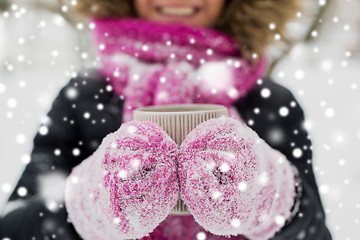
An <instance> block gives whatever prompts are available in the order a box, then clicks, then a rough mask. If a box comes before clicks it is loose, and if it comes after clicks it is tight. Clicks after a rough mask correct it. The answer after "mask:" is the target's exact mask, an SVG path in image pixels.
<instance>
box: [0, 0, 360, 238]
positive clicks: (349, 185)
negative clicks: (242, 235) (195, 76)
mask: <svg viewBox="0 0 360 240" xmlns="http://www.w3.org/2000/svg"><path fill="white" fill-rule="evenodd" d="M315 2H316V4H318V5H319V6H326V5H327V4H329V2H330V1H326V0H318V1H315ZM331 2H334V3H332V4H334V5H333V7H332V8H331V11H330V12H328V13H327V14H326V16H325V17H324V19H322V20H323V21H322V22H323V23H322V24H320V25H323V27H320V28H319V29H313V30H312V31H311V32H310V36H311V38H312V40H311V42H309V43H308V44H306V45H304V44H299V46H296V47H295V49H293V51H291V53H290V55H289V56H288V57H286V58H285V59H284V61H282V62H280V64H278V65H277V66H276V68H275V70H274V74H273V78H274V80H276V81H278V82H279V83H281V84H283V85H284V86H286V87H289V88H290V89H291V90H292V93H293V94H294V96H295V97H296V99H297V100H298V101H299V104H300V105H301V106H302V107H303V109H304V114H305V120H306V122H305V123H304V126H305V128H306V129H307V130H308V131H309V132H310V136H311V140H312V141H313V143H314V149H313V153H314V156H313V164H316V166H315V165H314V170H315V175H316V179H317V182H318V186H319V192H320V194H321V197H322V200H323V204H324V209H325V210H326V213H327V224H328V226H329V227H330V229H331V231H332V233H333V235H334V239H345V240H356V239H357V237H358V234H357V233H358V228H359V224H360V219H359V211H360V203H359V199H358V196H359V195H358V189H359V186H360V181H359V178H358V177H357V176H359V175H360V172H359V169H360V165H359V161H357V156H359V155H360V150H359V148H358V146H359V143H360V127H359V124H358V123H359V122H360V99H359V96H360V94H359V82H358V78H357V75H358V73H359V70H358V69H359V66H360V58H359V56H360V55H359V52H358V51H356V49H355V48H356V46H354V44H353V43H355V42H356V41H355V40H356V39H355V38H356V37H358V36H357V31H358V28H359V27H358V24H357V23H356V21H355V20H354V19H352V18H351V16H352V15H356V14H357V12H356V11H357V9H359V6H358V5H355V4H356V3H355V2H356V1H340V0H338V1H331ZM76 4H77V1H75V0H72V1H69V4H68V5H64V6H61V7H60V11H62V12H64V13H66V12H70V11H71V8H72V7H73V6H76ZM34 11H35V10H34V9H32V8H25V7H24V6H22V4H20V3H19V4H13V5H12V6H11V7H10V9H9V10H8V11H6V12H1V14H0V63H1V66H2V69H0V104H1V106H0V109H1V111H0V115H1V116H0V122H1V123H2V124H3V127H2V136H1V139H0V140H1V142H2V143H5V144H6V147H3V148H2V151H1V154H2V155H1V159H3V160H2V161H3V162H2V165H1V168H0V169H1V170H2V171H1V174H0V176H1V178H0V186H1V193H2V195H1V200H2V202H1V204H2V203H4V201H5V200H6V198H7V197H8V196H9V194H11V192H13V191H14V190H15V193H16V194H18V195H19V196H20V197H24V196H26V195H27V191H28V190H27V189H26V188H25V187H21V186H20V187H19V188H17V189H14V188H15V186H14V183H15V182H16V179H17V177H18V176H14V173H15V172H20V169H22V168H23V167H24V165H27V164H29V163H30V161H31V157H30V155H29V154H30V151H31V147H32V140H33V137H34V134H35V133H36V131H37V130H38V132H39V134H40V135H41V136H47V135H48V134H50V133H51V132H50V131H51V126H50V125H48V124H45V123H44V124H43V125H42V126H40V124H39V122H40V119H41V117H42V116H43V115H44V114H46V112H48V110H49V108H50V106H51V101H52V99H54V98H55V97H56V95H57V93H58V91H59V90H60V89H61V86H63V85H64V84H65V83H66V82H67V81H68V80H69V78H70V77H75V76H76V75H77V71H78V69H80V66H85V65H86V64H87V63H92V61H93V56H92V55H91V52H90V51H89V49H86V48H84V46H83V45H82V44H79V42H77V40H76V39H75V37H71V36H76V34H73V31H78V32H85V30H87V29H95V28H96V26H95V24H92V23H89V24H84V23H75V28H74V29H70V26H69V24H67V22H66V19H64V18H63V17H61V16H60V15H58V14H52V13H42V14H39V15H37V14H35V15H34V14H33V13H34ZM30 16H32V17H30ZM296 16H297V18H298V19H300V20H301V19H305V18H306V17H307V13H305V12H298V13H297V14H296ZM17 22H26V26H27V27H26V29H23V27H22V26H21V27H20V28H19V27H16V23H17ZM3 23H4V26H5V25H6V27H8V26H10V28H6V29H4V28H2V26H3V25H2V24H3ZM7 24H8V25H7ZM14 26H15V27H14ZM13 27H14V29H12V28H13ZM268 28H269V29H270V30H271V31H272V33H273V38H274V39H275V40H277V41H278V40H281V39H282V37H283V36H281V35H280V34H278V33H277V31H278V28H279V26H277V25H276V24H275V23H272V22H269V23H268ZM9 29H11V31H10V30H9ZM12 30H14V32H16V34H19V35H15V34H14V33H12ZM3 33H5V34H3ZM69 33H72V34H69ZM5 35H8V36H9V38H8V39H4V38H3V36H5ZM65 35H66V36H69V37H68V38H64V37H63V36H65ZM60 40H61V41H60ZM189 41H190V43H191V44H195V42H194V41H193V39H190V40H189ZM165 45H166V46H167V47H171V46H172V43H171V42H170V41H167V42H166V44H165ZM95 48H96V47H95ZM97 48H98V49H99V50H101V51H104V50H107V48H106V46H105V45H104V44H99V45H98V46H97ZM141 49H142V51H151V49H150V48H149V47H148V46H147V45H144V46H142V48H141ZM205 51H206V53H207V54H208V55H212V54H214V51H213V50H212V49H206V50H205ZM39 56H41V58H39ZM257 57H258V56H257V55H256V54H254V55H253V58H257ZM172 58H175V55H174V54H173V55H172ZM40 59H41V60H40ZM187 59H188V60H189V61H191V60H192V59H193V56H191V55H188V56H187ZM78 61H81V63H80V62H78ZM203 63H204V62H203ZM233 64H234V66H235V67H236V66H237V64H239V63H236V62H234V63H233ZM89 65H91V64H89ZM114 76H115V77H120V76H121V72H120V71H115V72H114ZM134 79H136V77H135V78H134ZM264 81H266V80H265V79H264ZM80 85H81V84H80ZM104 91H112V89H109V88H106V89H104ZM63 93H64V96H65V97H66V98H67V99H68V100H69V101H73V102H71V104H73V103H76V102H75V100H76V99H77V97H78V96H79V89H78V87H76V86H72V87H69V88H67V89H65V90H64V92H63ZM228 94H229V96H230V97H231V96H236V94H237V93H236V92H234V91H229V92H228ZM260 94H261V97H262V98H264V99H267V101H270V100H271V99H272V95H271V94H272V93H271V91H270V90H269V89H268V88H263V89H262V90H261V93H260ZM100 97H101V95H100V94H99V95H98V97H97V98H100ZM33 98H34V99H36V100H33ZM39 99H41V101H38V100H39ZM72 106H74V108H75V109H76V108H77V105H72ZM105 106H106V107H105ZM296 107H297V104H296V103H295V102H290V103H288V104H287V105H286V106H285V105H284V106H278V109H277V111H278V112H277V114H278V116H280V117H281V118H282V119H286V117H291V115H292V113H293V109H294V108H296ZM94 109H95V110H96V111H105V110H107V105H105V104H104V103H99V102H96V103H95V105H94ZM86 111H87V110H86ZM251 111H253V113H254V114H256V115H259V116H262V113H264V112H265V110H264V109H263V108H261V109H260V108H258V107H256V106H254V109H251ZM79 114H80V116H82V117H83V118H85V119H89V122H90V121H91V122H93V119H91V117H92V116H91V112H80V113H79ZM61 119H63V120H64V121H63V122H62V123H66V124H67V125H68V124H71V125H74V124H75V119H74V118H73V116H70V115H69V116H62V117H61ZM99 122H101V123H106V119H105V117H102V118H101V120H100V119H99V120H97V123H99ZM248 125H250V126H256V123H255V122H254V120H253V119H250V120H249V121H248ZM39 126H40V127H39ZM135 132H136V129H129V133H135ZM267 134H268V136H269V137H268V139H269V141H270V142H271V143H273V144H280V143H282V142H283V141H284V139H285V136H284V133H283V132H281V130H279V129H278V128H276V127H275V128H273V129H269V130H268V133H267ZM293 134H294V137H296V136H297V135H299V134H302V131H301V129H296V130H295V129H294V132H293ZM289 144H290V143H289ZM311 147H312V146H297V145H296V144H295V145H293V151H292V153H291V154H292V156H293V158H294V159H295V161H299V160H300V159H303V157H304V156H305V155H306V154H305V153H306V151H307V149H309V148H311ZM50 153H51V154H53V156H54V157H59V156H62V155H65V154H67V153H66V151H65V149H62V148H61V147H60V145H59V146H55V147H54V148H53V149H51V151H50ZM70 154H73V155H74V156H80V154H81V151H80V149H79V148H73V149H70ZM305 161H308V162H310V163H312V160H305ZM131 164H132V165H131V166H132V167H133V168H134V169H136V168H137V167H139V164H140V163H139V162H138V161H136V159H135V160H134V161H133V162H132V163H131ZM4 166H6V167H4ZM220 170H221V171H223V172H227V171H229V165H228V164H227V163H223V165H221V167H220ZM124 176H125V177H126V173H124V172H121V171H120V172H119V177H124ZM71 180H72V181H73V182H78V181H79V178H76V177H74V178H72V179H71ZM238 189H239V190H240V191H242V192H246V189H247V183H246V182H240V183H239V184H238ZM220 196H221V192H214V195H213V197H216V198H218V197H220ZM0 206H1V207H2V205H0ZM47 207H48V208H49V209H50V210H55V209H57V207H58V204H57V203H56V202H55V201H49V202H48V203H47ZM39 216H43V213H42V212H40V213H39ZM302 216H303V214H302V213H300V214H299V217H302ZM274 221H275V222H276V223H277V224H279V225H282V224H283V223H284V219H283V217H282V216H277V217H276V218H275V219H274ZM118 223H119V222H118V220H117V218H115V219H114V224H118ZM230 224H231V225H232V226H233V227H239V226H240V224H241V223H240V221H238V219H233V221H231V223H230ZM307 234H308V233H307V232H305V231H302V232H299V234H298V239H303V238H305V237H306V235H307ZM54 237H55V236H54ZM196 238H197V239H198V240H205V239H206V238H207V236H206V234H205V232H199V233H197V235H196ZM5 239H6V238H5Z"/></svg>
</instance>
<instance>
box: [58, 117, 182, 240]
mask: <svg viewBox="0 0 360 240" xmlns="http://www.w3.org/2000/svg"><path fill="white" fill-rule="evenodd" d="M177 157H178V150H177V146H176V144H175V142H174V141H173V140H172V139H171V138H170V137H169V136H168V135H167V134H166V133H165V131H164V130H163V129H161V128H160V127H159V126H158V125H156V124H154V123H149V122H146V123H139V122H131V123H127V124H123V125H122V126H121V127H120V129H119V130H118V131H116V132H114V133H111V134H109V135H108V136H107V137H106V138H105V139H104V140H103V142H102V144H101V146H100V147H99V149H98V150H97V151H96V152H95V153H94V154H93V155H92V156H90V157H89V158H88V159H86V160H85V161H83V162H82V163H81V164H80V165H78V166H77V167H75V168H74V169H73V171H72V173H71V175H70V176H69V177H68V180H67V185H66V196H65V200H66V208H67V211H68V212H69V217H70V220H71V222H72V223H73V225H74V226H75V228H76V230H77V232H78V233H79V234H80V235H81V236H82V237H83V238H84V239H94V240H98V239H129V238H141V237H143V236H145V235H148V234H149V233H150V232H152V231H153V230H154V229H155V228H156V227H157V226H158V225H159V224H160V222H162V221H163V220H164V219H165V218H166V217H167V215H168V214H169V213H170V211H171V210H172V208H173V207H174V206H175V204H176V202H177V200H178V198H179V184H178V180H177V179H178V178H177V170H176V163H177Z"/></svg>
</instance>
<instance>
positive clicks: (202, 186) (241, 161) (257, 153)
mask: <svg viewBox="0 0 360 240" xmlns="http://www.w3.org/2000/svg"><path fill="white" fill-rule="evenodd" d="M179 176H180V184H181V198H182V199H183V200H184V202H185V203H186V205H187V206H188V208H189V210H190V212H191V213H192V215H193V216H194V219H195V221H196V222H198V223H199V224H200V225H201V226H202V227H204V229H205V230H207V231H209V232H211V233H213V234H216V235H228V236H229V235H238V234H242V235H245V236H246V237H248V238H250V239H252V240H257V239H259V240H260V239H262V240H263V239H269V238H271V237H272V236H274V235H275V233H276V231H278V230H279V229H281V228H282V227H283V225H284V223H285V220H286V219H287V218H288V217H289V216H290V210H291V207H292V205H293V203H294V197H295V180H294V175H293V172H292V169H291V167H290V165H289V162H288V161H287V159H286V158H285V157H284V156H283V155H282V154H281V153H279V152H278V151H276V150H274V149H272V148H270V147H269V146H268V145H267V144H266V143H265V142H264V141H263V140H261V139H260V138H259V136H258V135H257V134H256V133H255V132H254V131H253V130H251V129H250V128H248V127H247V126H245V125H243V124H241V123H240V122H238V121H236V120H234V119H232V118H229V117H221V118H216V119H211V120H208V121H207V122H204V123H202V124H200V125H199V126H197V127H196V128H195V129H194V130H192V131H191V132H190V133H189V135H188V136H187V137H186V139H185V140H184V142H183V143H182V145H181V147H180V158H179Z"/></svg>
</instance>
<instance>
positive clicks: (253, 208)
mask: <svg viewBox="0 0 360 240" xmlns="http://www.w3.org/2000/svg"><path fill="white" fill-rule="evenodd" d="M178 177H179V178H180V179H179V178H178ZM179 182H180V186H179ZM179 187H180V188H179ZM180 189H181V191H180ZM180 192H181V198H182V199H183V200H184V202H185V203H186V205H187V206H188V208H189V209H190V212H191V214H192V215H193V216H184V217H181V216H168V214H169V213H170V211H171V209H172V208H173V207H174V205H175V203H176V201H177V200H178V198H179V193H180ZM294 197H295V181H294V175H293V173H292V170H291V167H290V165H289V163H288V162H287V160H286V158H285V157H284V156H283V155H282V154H280V153H279V152H278V151H276V150H273V149H271V148H270V147H269V146H268V145H267V144H266V143H265V142H264V141H263V140H261V139H260V138H259V137H258V135H257V134H256V133H255V132H254V131H252V130H251V129H250V128H248V127H247V126H245V125H244V124H241V123H240V122H238V121H237V120H234V119H232V118H229V117H221V118H216V119H211V120H208V121H206V122H205V123H202V124H200V125H199V126H197V127H196V128H195V129H193V130H192V131H191V132H190V133H189V135H188V136H187V137H186V139H185V140H184V142H183V143H182V144H181V146H180V149H178V146H177V145H176V143H175V142H174V141H173V140H172V139H171V138H170V137H169V136H168V135H167V134H166V133H165V131H164V130H162V129H161V127H159V126H158V125H156V124H154V123H150V122H129V123H126V124H124V125H122V126H121V127H120V129H119V130H118V131H116V132H115V133H112V134H109V135H108V136H107V137H106V138H105V139H104V140H103V142H102V144H101V146H100V147H99V149H98V150H97V151H96V152H95V153H94V155H92V156H91V157H89V158H88V159H86V160H85V161H83V162H82V163H81V164H80V165H79V166H77V167H76V168H74V170H73V171H72V173H71V175H70V176H69V178H68V180H67V186H66V196H65V200H66V207H67V210H68V212H69V217H70V220H71V221H72V223H73V224H74V226H75V228H76V230H77V231H78V233H79V234H80V235H81V236H82V237H83V238H84V239H94V240H95V239H112V238H116V239H130V238H141V237H143V239H175V240H177V239H194V238H195V237H196V236H197V234H198V233H199V232H204V234H206V236H207V239H216V240H220V239H224V236H231V235H234V236H237V237H236V238H235V239H246V238H245V237H248V238H250V239H252V240H253V239H254V240H260V239H269V238H271V237H272V236H274V234H275V233H276V231H278V230H279V229H280V228H281V227H282V226H283V225H284V223H285V220H286V219H287V218H289V217H290V210H291V207H292V205H293V203H294ZM167 216H168V217H167ZM165 218H166V219H165ZM164 219H165V221H164ZM194 219H195V221H196V222H197V223H198V224H199V225H197V224H195V223H194ZM215 235H220V236H215ZM244 236H245V237H244Z"/></svg>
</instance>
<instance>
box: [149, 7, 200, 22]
mask: <svg viewBox="0 0 360 240" xmlns="http://www.w3.org/2000/svg"><path fill="white" fill-rule="evenodd" d="M199 11H200V8H196V9H195V11H194V12H193V13H192V14H189V15H183V16H181V15H167V14H164V13H162V12H161V10H160V9H156V12H157V13H158V15H159V16H160V18H161V21H163V22H167V23H175V24H181V23H186V21H188V20H191V19H192V18H194V17H195V16H196V14H198V13H199Z"/></svg>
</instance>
